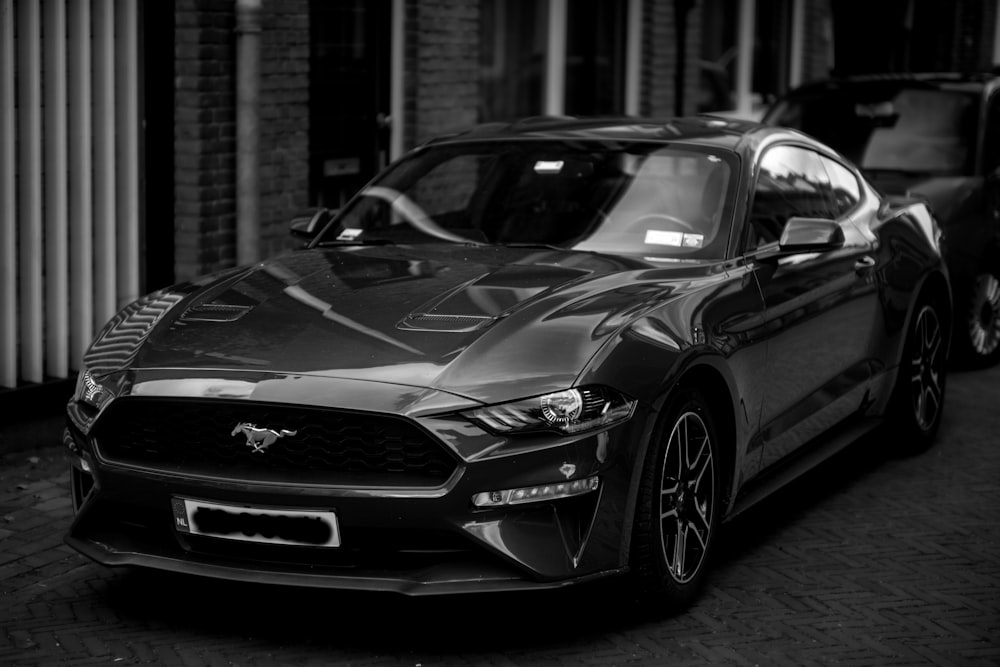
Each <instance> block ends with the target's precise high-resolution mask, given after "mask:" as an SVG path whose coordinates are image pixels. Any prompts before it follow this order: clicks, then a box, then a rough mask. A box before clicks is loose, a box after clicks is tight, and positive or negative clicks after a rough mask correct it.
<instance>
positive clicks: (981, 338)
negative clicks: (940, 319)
mask: <svg viewBox="0 0 1000 667" xmlns="http://www.w3.org/2000/svg"><path fill="white" fill-rule="evenodd" d="M957 297H958V299H957V300H958V308H957V310H956V312H955V315H956V318H955V347H956V352H957V356H958V361H959V362H960V363H962V364H963V365H965V366H968V367H970V368H985V367H987V366H992V365H994V364H996V363H997V362H1000V266H998V262H993V264H992V265H987V266H984V267H983V268H982V269H980V270H979V271H977V272H976V275H975V276H974V277H973V279H972V282H971V283H969V286H968V287H967V288H966V293H965V294H959V295H957Z"/></svg>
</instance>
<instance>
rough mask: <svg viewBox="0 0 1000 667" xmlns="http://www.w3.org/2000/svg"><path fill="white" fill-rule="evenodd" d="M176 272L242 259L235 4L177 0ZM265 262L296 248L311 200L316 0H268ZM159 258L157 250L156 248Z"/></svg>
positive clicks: (183, 275) (263, 122) (197, 271)
mask: <svg viewBox="0 0 1000 667" xmlns="http://www.w3.org/2000/svg"><path fill="white" fill-rule="evenodd" d="M175 20H176V38H175V46H174V55H175V58H176V78H175V116H174V123H175V127H174V131H175V137H176V140H175V147H174V156H175V175H174V194H175V211H176V222H175V233H174V242H175V274H176V277H177V279H178V280H185V279H189V278H192V277H194V276H197V275H201V274H203V273H208V272H211V271H216V270H219V269H223V268H227V267H230V266H233V265H234V263H235V261H236V185H235V184H236V94H235V90H236V69H235V68H236V60H235V54H236V35H235V33H234V28H235V25H236V23H235V21H236V18H235V3H234V2H233V0H176V5H175ZM261 22H262V26H263V29H262V32H261V65H260V66H261V81H260V86H261V95H260V101H259V107H258V110H259V113H260V157H261V163H260V223H261V255H262V256H265V257H266V256H268V255H271V254H274V253H276V252H279V251H280V250H282V249H283V248H286V247H289V246H290V245H291V243H292V242H291V241H290V240H289V237H288V235H287V222H288V220H289V219H290V217H291V215H292V214H293V213H294V212H295V211H296V210H298V209H300V208H303V207H305V206H306V205H307V203H308V172H307V169H308V139H309V136H308V135H309V108H308V103H309V22H308V0H267V1H265V2H264V5H263V8H262V15H261ZM154 252H155V250H154Z"/></svg>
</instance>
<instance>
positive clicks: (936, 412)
mask: <svg viewBox="0 0 1000 667" xmlns="http://www.w3.org/2000/svg"><path fill="white" fill-rule="evenodd" d="M947 321H948V320H947V319H946V316H945V314H944V313H943V312H942V310H941V308H940V306H938V305H937V303H936V302H935V301H934V300H929V299H925V300H922V301H920V302H918V304H917V306H916V308H914V310H913V316H912V318H911V319H910V325H909V328H908V329H907V333H906V343H905V345H904V347H903V357H902V359H900V363H899V375H898V376H897V378H896V387H895V390H894V393H893V398H892V400H893V405H892V414H891V417H892V419H893V421H894V425H895V427H896V429H895V431H894V433H893V442H894V444H895V449H896V450H897V451H898V452H899V453H902V454H917V453H920V452H922V451H924V450H926V449H927V448H928V447H930V445H931V443H933V442H934V438H935V436H936V435H937V431H938V428H939V427H940V426H941V415H942V413H943V411H944V398H945V387H946V385H947V379H948V354H947V351H948V332H947V330H946V328H945V326H943V324H942V323H944V322H947Z"/></svg>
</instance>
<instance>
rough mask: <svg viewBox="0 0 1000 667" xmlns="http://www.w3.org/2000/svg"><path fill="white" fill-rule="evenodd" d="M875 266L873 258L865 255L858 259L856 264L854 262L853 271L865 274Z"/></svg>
mask: <svg viewBox="0 0 1000 667" xmlns="http://www.w3.org/2000/svg"><path fill="white" fill-rule="evenodd" d="M874 266H875V258H874V257H872V256H871V255H865V256H863V257H859V258H858V260H857V261H856V262H854V271H855V272H856V273H865V272H866V271H868V270H869V269H871V268H872V267H874Z"/></svg>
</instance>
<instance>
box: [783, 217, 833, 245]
mask: <svg viewBox="0 0 1000 667" xmlns="http://www.w3.org/2000/svg"><path fill="white" fill-rule="evenodd" d="M843 247H844V230H843V229H841V228H840V225H838V224H837V223H836V222H835V221H834V220H829V219H827V218H800V217H798V216H792V217H791V218H789V219H788V222H787V223H785V231H784V232H782V234H781V240H780V241H779V242H778V249H779V251H780V252H781V253H782V254H797V253H803V252H824V251H827V250H836V249H837V248H843Z"/></svg>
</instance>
